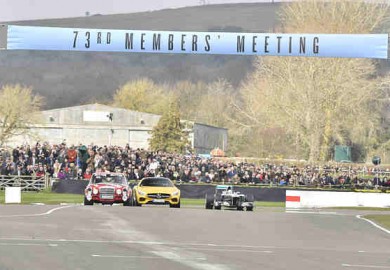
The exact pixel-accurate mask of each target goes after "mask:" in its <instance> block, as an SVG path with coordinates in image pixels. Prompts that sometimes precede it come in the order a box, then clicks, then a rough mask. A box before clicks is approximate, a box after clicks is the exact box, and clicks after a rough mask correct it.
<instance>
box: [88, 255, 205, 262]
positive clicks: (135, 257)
mask: <svg viewBox="0 0 390 270" xmlns="http://www.w3.org/2000/svg"><path fill="white" fill-rule="evenodd" d="M91 256H92V257H97V258H113V259H116V258H119V259H121V258H123V259H127V258H129V259H132V258H134V259H157V260H165V259H166V258H164V257H161V256H139V255H101V254H92V255H91ZM195 259H196V260H200V261H204V260H206V258H203V257H197V258H195Z"/></svg>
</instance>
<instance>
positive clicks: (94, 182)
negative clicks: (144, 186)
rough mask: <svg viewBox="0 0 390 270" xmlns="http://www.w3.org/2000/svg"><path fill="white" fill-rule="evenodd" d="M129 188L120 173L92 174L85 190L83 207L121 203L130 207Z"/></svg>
mask: <svg viewBox="0 0 390 270" xmlns="http://www.w3.org/2000/svg"><path fill="white" fill-rule="evenodd" d="M130 198H131V188H130V187H129V184H128V182H127V179H126V177H125V176H124V175H123V174H122V173H98V174H93V175H92V177H91V179H90V180H89V184H88V186H87V187H86V188H85V194H84V205H93V204H94V203H102V204H111V205H112V204H114V203H123V205H124V206H130V203H131V200H130Z"/></svg>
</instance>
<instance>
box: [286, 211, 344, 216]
mask: <svg viewBox="0 0 390 270" xmlns="http://www.w3.org/2000/svg"><path fill="white" fill-rule="evenodd" d="M286 213H289V214H315V215H335V216H346V215H345V214H340V213H337V212H313V211H300V210H291V209H290V210H286Z"/></svg>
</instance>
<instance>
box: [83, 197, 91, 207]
mask: <svg viewBox="0 0 390 270" xmlns="http://www.w3.org/2000/svg"><path fill="white" fill-rule="evenodd" d="M84 205H93V201H92V200H91V201H88V200H87V198H86V197H84Z"/></svg>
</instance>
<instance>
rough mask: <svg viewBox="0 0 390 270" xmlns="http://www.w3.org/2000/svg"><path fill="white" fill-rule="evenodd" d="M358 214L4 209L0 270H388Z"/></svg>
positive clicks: (378, 235)
mask: <svg viewBox="0 0 390 270" xmlns="http://www.w3.org/2000/svg"><path fill="white" fill-rule="evenodd" d="M355 215H356V213H355V212H350V211H343V212H340V213H335V212H320V213H316V212H313V213H311V212H309V213H286V212H285V211H284V210H282V209H276V211H273V210H266V209H256V211H254V212H237V211H229V210H222V211H218V210H205V209H200V208H181V209H170V208H167V207H154V206H148V207H122V206H99V205H97V206H91V207H89V206H38V205H29V206H19V205H7V206H0V270H8V269H24V270H34V269H39V270H42V269H72V270H75V269H94V270H95V269H96V270H99V269H104V270H107V269H110V270H111V269H112V270H113V269H173V270H177V269H207V270H219V269H299V270H312V269H326V270H329V269H344V270H348V269H363V270H364V269H390V234H388V233H386V232H384V231H381V230H379V229H377V228H375V227H374V226H372V225H371V224H369V223H368V222H366V221H364V220H360V219H357V218H356V216H355Z"/></svg>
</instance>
